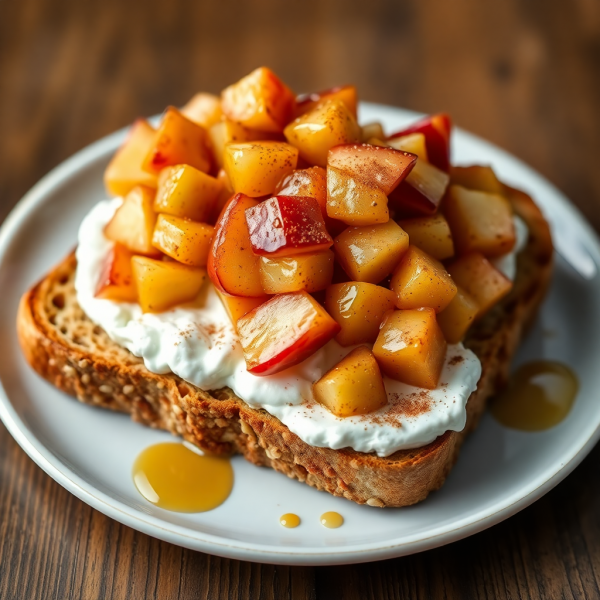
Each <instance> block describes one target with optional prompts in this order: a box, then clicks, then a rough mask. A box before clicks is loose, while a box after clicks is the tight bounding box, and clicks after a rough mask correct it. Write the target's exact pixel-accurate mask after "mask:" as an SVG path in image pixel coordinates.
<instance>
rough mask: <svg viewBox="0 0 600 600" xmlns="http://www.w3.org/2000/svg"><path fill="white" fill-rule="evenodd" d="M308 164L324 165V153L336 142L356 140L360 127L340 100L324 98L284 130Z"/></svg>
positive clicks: (358, 137)
mask: <svg viewBox="0 0 600 600" xmlns="http://www.w3.org/2000/svg"><path fill="white" fill-rule="evenodd" d="M283 133H284V135H285V137H286V139H287V141H288V142H289V143H290V144H292V145H293V146H295V147H296V148H298V150H299V151H300V156H301V157H302V158H303V159H304V160H305V161H306V162H307V163H309V164H310V165H318V166H320V167H325V166H327V153H328V152H329V149H330V148H333V146H337V145H338V144H347V143H352V142H358V141H359V140H360V127H359V126H358V123H357V122H356V119H355V118H354V117H353V116H352V114H351V113H350V111H349V110H348V108H347V106H346V105H345V104H344V103H343V102H341V101H340V100H326V101H324V102H323V103H321V104H318V105H317V106H315V108H313V109H312V110H310V111H309V112H307V113H306V114H304V115H302V116H301V117H298V118H297V119H295V120H294V121H292V122H291V123H290V124H289V125H288V126H287V127H286V128H285V130H284V132H283Z"/></svg>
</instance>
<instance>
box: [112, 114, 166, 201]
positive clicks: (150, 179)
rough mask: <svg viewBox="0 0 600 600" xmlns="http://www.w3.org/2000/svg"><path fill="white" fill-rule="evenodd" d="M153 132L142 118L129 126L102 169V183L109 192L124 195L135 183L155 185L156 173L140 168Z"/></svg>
mask: <svg viewBox="0 0 600 600" xmlns="http://www.w3.org/2000/svg"><path fill="white" fill-rule="evenodd" d="M154 134H155V131H154V129H153V128H152V127H151V126H150V124H149V123H148V121H146V120H144V119H138V120H137V121H136V122H135V123H134V124H133V125H132V126H131V129H130V130H129V135H128V136H127V139H126V140H125V141H124V142H123V145H122V146H121V147H120V148H119V149H118V150H117V152H116V153H115V155H114V156H113V157H112V159H111V161H110V163H109V164H108V167H106V171H104V185H105V186H106V189H107V191H108V193H109V194H112V195H114V196H126V195H127V194H128V193H129V192H130V191H131V190H132V189H133V188H134V187H135V186H136V185H145V186H146V187H150V188H155V187H156V174H154V173H148V172H146V171H144V169H142V163H143V162H144V159H145V158H146V155H147V154H148V151H149V150H150V146H151V144H152V142H153V141H154Z"/></svg>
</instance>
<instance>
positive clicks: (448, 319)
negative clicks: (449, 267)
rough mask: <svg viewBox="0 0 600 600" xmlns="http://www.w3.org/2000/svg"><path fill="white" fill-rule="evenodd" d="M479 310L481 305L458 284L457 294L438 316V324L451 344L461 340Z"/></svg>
mask: <svg viewBox="0 0 600 600" xmlns="http://www.w3.org/2000/svg"><path fill="white" fill-rule="evenodd" d="M478 312H479V306H478V304H477V302H476V301H475V299H474V298H473V297H472V296H471V295H469V294H468V293H467V292H465V290H463V289H462V288H461V287H460V286H457V292H456V296H454V298H452V302H450V304H448V306H447V307H446V308H445V309H444V310H443V311H442V312H441V313H439V314H438V316H437V320H438V324H439V326H440V329H441V330H442V332H443V334H444V337H445V338H446V341H447V342H448V343H449V344H458V342H461V341H462V340H463V338H464V337H465V334H466V333H467V330H468V329H469V327H470V326H471V325H472V324H473V321H474V320H475V318H476V317H477V313H478Z"/></svg>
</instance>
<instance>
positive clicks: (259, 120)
mask: <svg viewBox="0 0 600 600" xmlns="http://www.w3.org/2000/svg"><path fill="white" fill-rule="evenodd" d="M295 103H296V98H295V96H294V94H293V93H292V91H291V90H290V89H289V88H288V87H287V86H286V85H285V84H284V83H283V82H282V81H281V80H280V79H279V78H278V77H277V75H275V73H273V71H271V70H270V69H267V68H266V67H260V68H258V69H256V70H254V71H252V73H250V74H249V75H246V77H243V78H242V79H240V80H239V81H238V82H237V83H234V84H233V85H230V86H229V87H228V88H226V89H225V90H223V93H222V94H221V105H222V108H223V113H225V116H226V117H227V118H228V119H231V120H232V121H235V122H236V123H241V124H242V125H244V126H245V127H248V128H250V129H258V130H259V131H273V132H281V131H283V128H284V127H285V125H286V124H287V123H289V121H290V120H291V119H292V116H293V112H294V107H295Z"/></svg>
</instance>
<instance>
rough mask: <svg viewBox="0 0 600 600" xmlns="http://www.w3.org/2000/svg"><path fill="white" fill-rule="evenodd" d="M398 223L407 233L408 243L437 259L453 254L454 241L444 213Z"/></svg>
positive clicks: (443, 258)
mask: <svg viewBox="0 0 600 600" xmlns="http://www.w3.org/2000/svg"><path fill="white" fill-rule="evenodd" d="M398 225H400V227H402V229H404V231H406V233H408V238H409V239H410V243H411V244H412V245H413V246H416V247H417V248H420V249H421V250H424V251H425V252H427V254H429V255H430V256H433V258H436V259H437V260H445V259H446V258H450V257H451V256H454V242H453V241H452V233H451V232H450V226H449V225H448V221H446V218H445V217H444V215H441V214H437V215H434V216H433V217H417V218H415V219H404V220H401V221H398Z"/></svg>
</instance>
